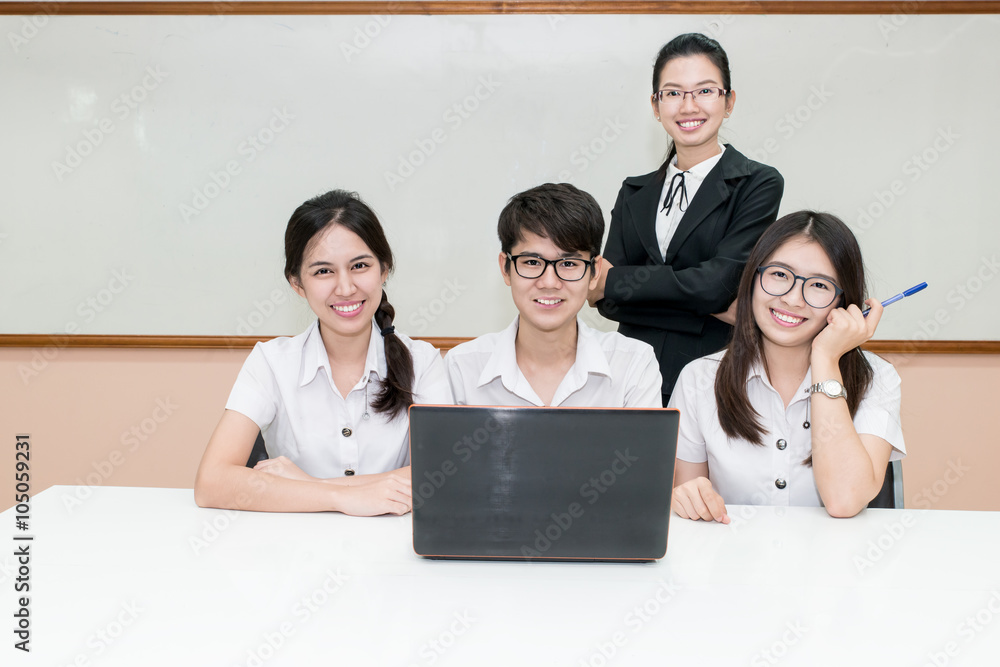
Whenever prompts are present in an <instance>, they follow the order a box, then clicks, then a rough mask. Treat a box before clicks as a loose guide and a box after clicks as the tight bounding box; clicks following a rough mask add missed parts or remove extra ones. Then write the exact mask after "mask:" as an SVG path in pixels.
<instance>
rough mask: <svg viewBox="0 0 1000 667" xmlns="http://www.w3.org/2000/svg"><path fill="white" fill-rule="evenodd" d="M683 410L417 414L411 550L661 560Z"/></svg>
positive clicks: (465, 409) (443, 409)
mask: <svg viewBox="0 0 1000 667" xmlns="http://www.w3.org/2000/svg"><path fill="white" fill-rule="evenodd" d="M678 418H679V413H678V412H677V411H676V410H668V409H662V408H648V409H639V408H637V409H630V408H617V409H614V408H530V407H529V408H524V407H518V408H514V407H474V406H431V405H414V406H412V407H411V408H410V461H411V465H412V479H413V548H414V550H415V551H416V552H417V554H419V555H421V556H428V557H435V558H510V559H586V560H654V559H658V558H662V557H663V555H664V554H665V553H666V548H667V527H668V521H669V517H670V493H671V491H672V486H673V474H674V456H675V452H676V447H677V426H678Z"/></svg>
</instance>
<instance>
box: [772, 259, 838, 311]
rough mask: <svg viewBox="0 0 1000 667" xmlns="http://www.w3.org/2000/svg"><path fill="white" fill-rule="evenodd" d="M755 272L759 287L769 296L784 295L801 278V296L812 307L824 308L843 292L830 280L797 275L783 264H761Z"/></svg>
mask: <svg viewBox="0 0 1000 667" xmlns="http://www.w3.org/2000/svg"><path fill="white" fill-rule="evenodd" d="M757 273H758V274H759V275H760V288H761V289H762V290H764V291H765V292H767V293H768V294H770V295H771V296H785V295H786V294H788V293H789V292H791V291H792V289H793V288H794V287H795V283H796V282H798V281H799V280H801V281H802V298H803V299H805V300H806V303H808V304H809V305H810V306H812V307H813V308H826V307H827V306H829V305H830V304H832V303H833V302H834V301H836V300H837V298H838V297H839V296H840V295H841V294H843V293H844V290H842V289H840V288H839V287H837V284H836V283H835V282H833V281H832V280H827V279H826V278H820V277H819V276H812V277H809V278H806V277H804V276H799V275H796V274H794V273H792V272H791V271H789V270H788V269H787V268H785V267H784V266H777V265H775V264H770V265H768V266H762V267H760V268H758V269H757Z"/></svg>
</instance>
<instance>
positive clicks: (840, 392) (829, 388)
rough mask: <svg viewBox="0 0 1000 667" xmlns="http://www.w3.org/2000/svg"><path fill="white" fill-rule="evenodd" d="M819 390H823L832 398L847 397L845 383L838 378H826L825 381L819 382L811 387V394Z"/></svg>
mask: <svg viewBox="0 0 1000 667" xmlns="http://www.w3.org/2000/svg"><path fill="white" fill-rule="evenodd" d="M817 391H821V392H823V393H824V394H826V395H827V396H829V397H830V398H843V399H845V400H846V399H847V390H846V389H844V385H842V384H840V383H839V382H837V381H836V380H825V381H823V382H817V383H816V384H814V385H813V386H811V387H809V395H810V396H812V395H813V394H815V393H816V392H817Z"/></svg>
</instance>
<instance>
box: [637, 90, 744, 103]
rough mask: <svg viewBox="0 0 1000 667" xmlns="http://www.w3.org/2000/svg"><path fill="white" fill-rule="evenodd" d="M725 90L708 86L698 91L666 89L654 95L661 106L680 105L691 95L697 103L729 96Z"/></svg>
mask: <svg viewBox="0 0 1000 667" xmlns="http://www.w3.org/2000/svg"><path fill="white" fill-rule="evenodd" d="M728 93H729V91H728V90H726V89H725V88H719V87H717V86H707V87H705V88H699V89H698V90H678V89H676V88H664V89H663V90H658V91H656V92H655V93H653V99H654V100H656V101H657V102H659V103H660V104H680V103H681V102H683V101H684V98H685V97H687V96H688V95H690V96H691V97H692V98H693V99H694V100H695V101H696V102H708V101H710V100H713V99H715V98H716V97H722V96H723V95H726V94H728Z"/></svg>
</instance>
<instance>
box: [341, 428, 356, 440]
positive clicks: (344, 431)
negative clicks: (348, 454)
mask: <svg viewBox="0 0 1000 667" xmlns="http://www.w3.org/2000/svg"><path fill="white" fill-rule="evenodd" d="M352 433H354V431H352V430H351V429H349V428H346V427H345V428H342V429H340V435H342V436H344V437H345V438H350V437H351V434H352Z"/></svg>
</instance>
